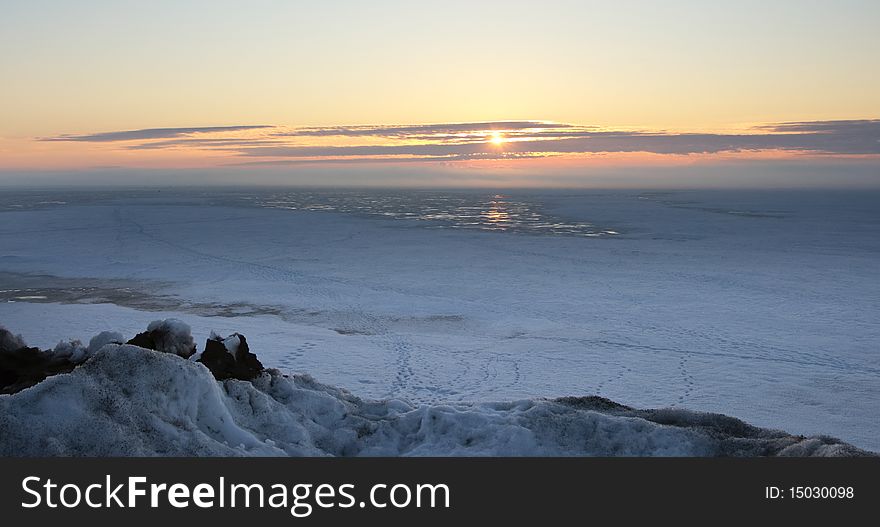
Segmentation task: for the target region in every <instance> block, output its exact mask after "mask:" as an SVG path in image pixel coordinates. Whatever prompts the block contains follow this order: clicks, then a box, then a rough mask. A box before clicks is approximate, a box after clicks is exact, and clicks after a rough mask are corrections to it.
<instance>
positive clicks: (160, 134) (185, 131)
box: [40, 125, 270, 143]
mask: <svg viewBox="0 0 880 527" xmlns="http://www.w3.org/2000/svg"><path fill="white" fill-rule="evenodd" d="M258 128H270V127H269V126H268V125H247V126H200V127H194V128H146V129H143V130H123V131H121V132H100V133H96V134H85V135H58V136H54V137H44V138H41V139H40V140H41V141H84V142H95V143H106V142H112V141H137V140H146V139H166V138H172V137H180V136H185V135H191V134H204V133H217V132H235V131H241V130H254V129H258Z"/></svg>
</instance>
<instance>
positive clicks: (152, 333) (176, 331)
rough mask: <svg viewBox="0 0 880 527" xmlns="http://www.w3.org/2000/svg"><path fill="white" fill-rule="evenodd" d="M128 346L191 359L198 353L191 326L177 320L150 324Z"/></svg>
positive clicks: (171, 319)
mask: <svg viewBox="0 0 880 527" xmlns="http://www.w3.org/2000/svg"><path fill="white" fill-rule="evenodd" d="M128 344H132V345H135V346H138V347H141V348H146V349H151V350H156V351H161V352H164V353H173V354H175V355H179V356H181V357H183V358H187V357H190V356H191V355H192V354H193V353H195V352H196V345H195V343H194V342H193V338H192V334H191V328H190V327H189V324H187V323H186V322H183V321H182V320H178V319H176V318H166V319H165V320H154V321H153V322H150V325H149V326H147V330H146V331H144V332H143V333H138V334H137V335H135V336H134V338H132V339H131V340H129V341H128Z"/></svg>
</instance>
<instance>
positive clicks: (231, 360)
mask: <svg viewBox="0 0 880 527" xmlns="http://www.w3.org/2000/svg"><path fill="white" fill-rule="evenodd" d="M198 362H201V363H202V364H204V365H205V366H206V367H207V368H208V369H209V370H211V373H212V374H214V377H215V378H216V379H218V380H224V379H240V380H243V381H249V380H251V379H253V378H255V377H256V376H257V375H259V374H260V372H262V371H263V369H264V368H263V364H262V363H261V362H260V361H259V359H257V356H256V355H254V354H253V353H251V352H250V348H249V347H248V343H247V339H245V337H244V335H242V334H240V333H233V334H232V335H230V336H229V337H227V338H225V339H224V338H223V337H221V336H219V335H217V334H214V333H212V334H211V336H210V337H209V338H208V340H207V341H206V342H205V350H204V351H203V352H202V353H201V355H200V356H199V358H198Z"/></svg>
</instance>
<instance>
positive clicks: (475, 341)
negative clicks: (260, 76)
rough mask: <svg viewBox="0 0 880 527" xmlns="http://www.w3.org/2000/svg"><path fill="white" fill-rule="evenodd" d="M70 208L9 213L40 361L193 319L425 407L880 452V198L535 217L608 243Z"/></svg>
mask: <svg viewBox="0 0 880 527" xmlns="http://www.w3.org/2000/svg"><path fill="white" fill-rule="evenodd" d="M242 192H246V193H247V192H251V193H253V194H254V195H259V191H242ZM489 194H494V193H489ZM377 199H378V198H377ZM57 201H65V202H66V204H63V205H55V206H45V207H42V208H27V207H25V208H24V209H22V210H9V211H5V212H0V217H2V219H0V247H2V250H0V324H3V325H5V326H6V327H9V328H10V329H13V330H15V331H17V332H21V333H22V334H23V336H24V337H25V339H26V340H27V341H28V342H29V343H30V344H31V345H37V346H40V347H42V348H51V347H53V346H54V345H55V344H56V343H58V342H59V341H61V340H65V341H66V339H70V338H73V339H80V340H81V341H83V342H86V341H87V340H88V339H89V338H91V337H92V336H93V335H95V334H97V333H98V332H100V331H104V330H108V329H112V330H118V331H121V332H122V333H123V334H124V335H126V336H127V337H128V338H130V337H132V336H133V335H134V334H135V333H137V332H139V331H142V330H143V328H144V327H145V326H146V324H147V323H148V322H150V321H152V320H155V319H157V318H177V319H179V320H182V321H183V322H185V323H186V324H189V325H191V326H192V327H193V328H195V334H194V337H195V342H196V343H197V344H198V345H199V348H200V349H201V348H202V347H203V343H204V339H205V338H207V336H208V334H209V332H210V331H217V332H218V333H219V334H222V335H230V334H232V333H234V332H240V333H242V334H244V335H245V336H246V337H247V339H248V343H249V345H250V347H251V350H252V351H253V352H255V353H256V354H257V355H258V356H259V358H260V360H261V361H263V363H264V364H265V365H267V366H269V367H275V368H279V369H281V370H282V371H285V372H288V373H293V372H308V373H310V374H312V375H314V376H315V378H317V379H320V380H321V381H322V382H326V383H329V384H332V385H336V386H340V387H343V388H345V389H349V390H351V391H352V392H354V393H357V394H359V395H361V396H364V397H369V398H372V399H390V400H397V401H400V402H401V404H406V405H410V406H413V407H421V406H425V407H429V408H435V409H439V408H444V407H446V406H453V407H454V406H456V405H460V404H469V403H471V402H474V403H475V404H477V405H478V406H479V405H480V404H482V403H483V402H486V401H499V400H534V399H535V398H541V397H551V398H552V397H560V396H572V395H574V396H580V395H601V396H604V397H608V398H609V399H612V400H615V401H619V402H622V403H624V404H627V405H631V406H637V407H654V408H655V407H673V408H688V409H692V410H700V411H711V412H721V413H724V414H728V415H734V416H737V417H739V418H742V419H744V420H746V421H748V422H751V423H754V424H756V425H759V426H763V427H771V428H781V429H785V430H787V431H789V432H792V433H798V434H808V435H814V434H832V435H834V436H838V437H841V438H842V439H844V440H846V441H848V442H851V443H853V444H855V445H857V446H860V447H863V448H868V449H872V450H880V439H878V438H880V422H878V421H877V419H876V409H877V408H878V407H880V375H878V374H880V357H878V355H877V345H878V342H880V323H878V317H877V306H878V305H880V282H878V281H877V280H876V268H877V257H878V254H880V236H878V234H880V218H878V214H880V213H878V210H880V209H878V207H877V206H876V204H877V203H878V195H877V193H872V192H862V193H834V192H822V193H819V192H812V193H810V192H802V193H797V192H775V193H774V192H733V191H725V192H671V193H639V192H632V191H619V192H610V191H609V192H577V193H561V192H558V193H543V194H541V193H537V194H536V193H531V194H529V193H526V194H524V195H522V196H520V197H518V198H517V203H533V202H540V203H543V206H542V207H543V210H544V211H546V212H548V213H549V214H550V215H556V216H561V217H565V218H570V221H569V224H576V223H579V222H583V223H589V224H591V225H595V226H596V228H597V229H600V230H602V231H604V232H608V231H614V232H619V233H620V234H619V235H614V236H608V237H604V238H587V237H577V236H554V235H529V234H518V233H504V232H480V231H477V230H471V229H456V228H449V227H448V226H444V225H443V224H439V223H432V222H430V221H416V220H405V219H401V220H393V219H379V218H376V217H372V216H362V215H358V214H340V213H334V212H321V211H317V210H315V211H305V210H282V209H267V208H259V207H256V206H254V205H253V204H252V203H253V201H259V200H249V201H247V202H246V203H245V201H246V200H239V199H237V198H235V195H234V194H229V195H222V194H216V193H198V192H189V193H187V192H183V191H180V192H178V191H174V192H163V193H161V194H158V193H156V192H154V191H151V192H144V193H141V194H139V193H137V192H132V193H127V194H121V193H120V195H118V196H116V197H113V196H110V197H106V196H105V197H103V198H101V199H86V198H82V199H80V197H78V196H77V195H76V194H74V193H70V194H65V195H64V196H63V199H59V200H57ZM318 204H320V203H318ZM4 273H5V274H4ZM41 296H44V297H46V298H45V299H40V298H27V297H41ZM2 300H6V301H5V302H4V301H2ZM56 382H57V381H56ZM487 404H488V403H487ZM438 411H439V410H438ZM483 414H484V413H483V412H481V413H480V415H481V416H483ZM488 414H491V412H488ZM496 439H497V438H496Z"/></svg>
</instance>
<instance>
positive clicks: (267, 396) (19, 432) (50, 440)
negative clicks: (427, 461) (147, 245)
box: [0, 325, 867, 456]
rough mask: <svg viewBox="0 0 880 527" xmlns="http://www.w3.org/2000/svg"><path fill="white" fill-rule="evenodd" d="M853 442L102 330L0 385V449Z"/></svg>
mask: <svg viewBox="0 0 880 527" xmlns="http://www.w3.org/2000/svg"><path fill="white" fill-rule="evenodd" d="M151 327H152V325H151ZM187 333H188V332H187ZM103 338H104V339H108V337H103ZM111 340H112V339H111ZM230 344H231V343H230ZM178 349H179V348H178ZM237 351H239V350H237ZM864 454H867V453H866V452H863V451H861V450H858V449H856V448H855V447H852V446H850V445H848V444H845V443H842V442H840V441H837V440H834V439H831V438H826V437H812V438H805V437H799V436H791V435H788V434H786V433H784V432H776V431H770V430H764V429H758V428H755V427H752V426H750V425H747V424H746V423H743V422H742V421H739V420H736V419H733V418H730V417H725V416H719V415H713V414H702V413H695V412H688V411H685V410H636V409H632V408H628V407H625V406H621V405H617V404H616V403H613V402H612V401H608V400H605V399H601V398H597V397H592V398H565V399H558V400H546V399H539V400H522V401H515V402H509V403H493V404H470V405H468V404H459V405H448V406H446V405H440V406H421V407H413V406H410V405H409V404H406V403H404V402H402V401H397V400H390V401H370V400H362V399H360V398H358V397H355V396H354V395H352V394H350V393H349V392H347V391H345V390H342V389H339V388H335V387H332V386H327V385H324V384H320V383H318V382H316V381H315V380H314V379H312V378H311V377H310V376H308V375H291V376H288V375H284V374H282V373H281V372H279V371H277V370H265V371H262V372H261V373H260V374H259V375H257V376H256V377H255V378H254V379H253V380H252V381H243V380H238V379H227V380H223V381H217V380H216V379H215V378H214V376H213V375H212V374H211V372H210V371H209V370H208V368H207V367H205V366H204V365H203V364H201V363H198V362H195V361H192V360H185V359H182V358H181V357H180V356H178V354H173V353H156V352H154V351H150V350H147V349H143V348H140V347H137V346H134V345H119V344H113V343H108V344H105V345H104V346H103V347H102V348H101V349H100V350H98V351H97V352H95V353H94V354H93V355H91V356H90V357H89V358H88V359H87V360H86V361H85V362H84V363H83V364H81V365H79V366H78V367H76V368H75V369H73V371H71V372H70V373H66V374H58V375H54V376H52V377H49V378H47V379H46V380H44V381H42V382H40V383H39V384H36V385H34V386H31V387H30V388H27V389H24V390H22V391H20V392H18V393H15V394H12V395H0V455H3V456H288V455H290V456H401V455H413V456H419V455H426V456H718V455H736V456H756V455H794V456H844V455H864Z"/></svg>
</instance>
